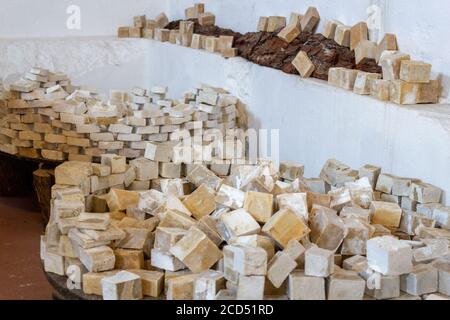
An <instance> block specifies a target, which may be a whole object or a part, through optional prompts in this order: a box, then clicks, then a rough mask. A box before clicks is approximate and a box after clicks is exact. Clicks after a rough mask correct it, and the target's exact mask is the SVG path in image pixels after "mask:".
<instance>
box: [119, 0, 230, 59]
mask: <svg viewBox="0 0 450 320" xmlns="http://www.w3.org/2000/svg"><path fill="white" fill-rule="evenodd" d="M185 18H186V20H184V21H180V24H179V28H178V29H168V28H166V27H167V26H168V24H169V19H168V18H167V16H166V14H165V13H161V14H159V15H158V16H157V17H156V18H155V19H147V18H146V16H137V17H134V25H133V26H132V27H119V29H118V33H117V34H118V37H119V38H146V39H154V40H156V41H161V42H170V43H172V44H177V45H182V46H184V47H190V48H193V49H203V50H206V51H208V52H211V53H220V54H221V55H222V56H223V57H225V58H231V57H235V56H237V53H238V52H237V49H236V48H233V44H234V37H233V36H219V37H215V36H205V35H202V34H197V33H195V23H198V24H199V25H200V26H203V27H207V26H214V25H215V23H216V16H215V15H214V14H213V13H211V12H205V5H204V4H203V3H196V4H195V5H194V6H193V7H189V8H187V9H186V10H185ZM194 21H195V22H194Z"/></svg>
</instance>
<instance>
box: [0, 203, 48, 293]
mask: <svg viewBox="0 0 450 320" xmlns="http://www.w3.org/2000/svg"><path fill="white" fill-rule="evenodd" d="M43 227H44V226H43V222H42V220H41V215H40V212H39V208H38V206H37V203H36V202H35V200H34V199H33V198H0V300H46V299H51V293H52V291H51V288H50V285H49V284H48V282H47V280H46V278H45V276H44V274H43V271H42V268H41V261H40V258H39V237H40V235H41V234H42V232H43Z"/></svg>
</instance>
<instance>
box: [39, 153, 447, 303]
mask: <svg viewBox="0 0 450 320" xmlns="http://www.w3.org/2000/svg"><path fill="white" fill-rule="evenodd" d="M186 169H187V170H186V172H185V173H184V174H185V175H186V177H183V178H181V179H179V178H174V179H172V178H168V179H164V180H160V181H159V182H160V183H159V185H155V186H154V188H153V189H151V190H141V191H136V190H133V189H134V188H130V186H131V185H133V183H135V182H139V181H141V180H139V179H149V178H151V177H154V176H156V175H157V167H156V166H155V164H154V162H152V161H151V160H148V159H139V160H134V161H132V162H130V163H128V164H127V162H126V160H125V159H124V158H123V157H119V156H115V155H109V154H106V155H103V156H102V162H101V164H90V163H83V162H67V163H64V164H63V165H61V166H59V167H57V168H56V170H55V178H56V183H57V185H55V186H54V187H53V189H52V198H53V199H52V210H51V212H52V214H51V219H50V222H49V224H48V226H47V228H46V233H45V236H43V237H42V239H41V257H42V259H43V261H44V266H45V270H46V271H47V272H51V273H56V274H60V275H66V274H67V272H69V271H70V270H74V268H75V269H76V270H79V273H78V274H79V275H80V276H79V278H78V279H77V281H78V282H77V283H78V285H79V286H80V287H81V288H82V289H83V291H84V292H85V293H86V294H95V295H100V296H103V298H104V299H112V300H125V299H127V300H128V299H141V298H143V297H153V298H163V297H165V298H167V299H170V300H192V299H197V300H214V299H217V300H220V299H226V300H231V299H239V300H261V299H275V298H276V299H291V300H324V299H329V300H362V299H421V298H423V299H437V298H439V299H448V296H449V294H450V292H449V290H448V288H449V285H450V283H449V281H450V278H449V272H450V271H449V270H450V257H449V240H450V231H449V229H450V226H449V224H448V221H449V217H450V210H449V209H448V207H444V206H442V205H439V204H438V202H439V201H440V200H441V199H440V198H441V193H442V191H441V190H440V189H438V188H436V187H433V186H431V185H429V184H426V183H422V182H420V181H418V180H417V179H406V178H399V177H395V176H392V175H388V174H384V173H381V169H380V168H378V167H376V166H372V165H366V166H364V167H362V168H360V169H359V170H353V169H352V168H350V167H349V166H347V165H345V164H344V163H342V162H339V161H337V160H329V161H327V163H326V164H325V165H324V167H323V170H322V171H321V173H320V177H318V178H305V177H304V167H303V166H302V165H301V164H298V163H294V162H288V161H286V162H282V163H281V164H280V167H279V168H274V166H273V164H272V162H270V161H267V160H261V161H260V162H259V163H258V164H256V165H249V164H246V165H236V164H234V165H232V166H231V168H230V171H229V172H227V173H226V174H222V175H220V174H218V173H217V167H213V165H212V164H211V165H209V166H206V165H193V166H190V167H189V168H186ZM213 169H214V170H216V171H214V170H213ZM171 170H172V169H170V170H169V171H171ZM177 172H178V171H177ZM223 172H225V171H223ZM133 179H134V182H131V181H133ZM122 181H123V182H122ZM119 182H120V183H119ZM116 183H117V185H116ZM130 183H131V184H130ZM89 185H90V188H91V189H90V190H91V192H89V188H88V186H89ZM94 185H102V187H101V188H100V189H98V190H97V191H93V190H94V189H97V188H94V189H92V188H93V186H94ZM127 185H128V188H127ZM374 188H375V189H376V190H378V191H374ZM395 197H401V198H395ZM394 200H400V204H399V202H396V201H394ZM414 204H417V205H416V207H414ZM400 205H401V206H402V207H404V208H406V207H408V209H402V207H401V206H400ZM413 209H415V210H417V211H414V210H413ZM69 266H71V268H70V270H69V271H68V270H67V268H68V267H69Z"/></svg>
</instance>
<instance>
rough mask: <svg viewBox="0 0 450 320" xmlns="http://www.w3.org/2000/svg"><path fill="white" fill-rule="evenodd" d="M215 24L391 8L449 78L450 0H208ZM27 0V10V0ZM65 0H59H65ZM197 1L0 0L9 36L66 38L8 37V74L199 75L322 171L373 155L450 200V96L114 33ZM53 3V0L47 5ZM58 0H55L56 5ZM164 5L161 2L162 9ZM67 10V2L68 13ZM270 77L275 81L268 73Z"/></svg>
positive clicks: (3, 63) (112, 80)
mask: <svg viewBox="0 0 450 320" xmlns="http://www.w3.org/2000/svg"><path fill="white" fill-rule="evenodd" d="M204 2H206V4H207V9H210V10H212V11H214V12H215V13H216V14H217V16H218V24H219V25H221V26H224V27H231V28H233V29H235V30H237V31H241V32H245V31H250V30H254V29H255V25H256V22H257V19H258V17H259V16H260V15H274V14H277V15H288V14H289V13H290V12H291V11H300V12H302V11H304V10H306V8H307V6H308V5H316V6H317V7H318V8H319V10H320V12H321V14H322V16H324V17H333V18H337V19H339V20H341V21H342V22H344V23H348V24H353V23H355V22H357V21H359V20H363V19H365V13H366V8H367V7H369V6H370V5H371V4H372V3H375V2H376V3H378V5H379V6H380V7H381V8H383V10H384V11H383V12H384V15H383V16H382V17H381V19H382V21H383V23H382V32H384V31H386V32H395V33H397V34H398V36H399V44H400V47H401V49H402V50H404V51H405V52H411V53H412V54H413V56H414V57H415V58H420V59H424V60H427V61H430V62H432V63H433V64H434V69H435V71H438V72H440V73H442V75H441V76H442V78H443V80H444V86H445V88H446V92H447V88H448V87H450V83H449V79H448V78H449V76H450V65H449V64H448V63H446V62H447V61H448V59H449V58H448V57H449V56H450V48H449V45H448V44H447V43H446V36H447V33H448V30H449V27H450V22H449V21H448V18H447V17H448V16H449V15H450V3H448V2H447V1H446V0H428V1H427V3H426V5H424V4H423V2H421V1H419V0H409V1H406V0H394V1H392V0H379V1H374V0H372V1H370V0H340V1H328V0H314V1H313V0H308V1H303V2H299V1H294V0H278V1H275V0H245V1H242V0H241V1H239V0H226V1H219V0H205V1H204ZM26 3H27V4H30V5H31V6H29V7H28V8H29V10H26V11H23V8H24V6H25V4H26ZM56 3H57V4H56ZM73 3H75V4H76V3H78V4H80V5H81V8H82V19H83V20H82V21H83V22H82V30H81V31H78V32H73V31H68V30H67V29H65V18H66V15H65V14H64V12H65V7H66V6H67V5H68V4H73ZM192 3H193V1H192V2H191V1H187V0H172V1H162V0H160V1H156V0H153V1H150V0H131V1H122V0H91V1H88V0H83V1H81V0H80V1H75V0H74V1H66V0H58V1H55V0H40V1H34V0H33V1H32V0H29V1H26V0H0V7H1V8H2V10H1V11H0V37H9V38H17V37H46V38H47V37H62V36H64V39H33V40H17V39H11V40H0V75H2V76H3V75H5V74H8V73H12V72H23V71H24V70H26V69H27V68H28V67H30V66H32V65H41V66H43V67H48V68H52V69H57V70H60V71H63V72H68V73H69V74H70V75H71V76H72V78H73V79H74V80H75V83H78V84H86V85H90V86H95V87H98V88H100V89H101V90H102V91H106V90H107V89H110V88H114V89H125V90H128V89H130V88H131V87H132V86H133V85H141V86H147V87H149V86H151V85H156V84H162V85H169V87H170V95H171V96H174V97H175V96H178V95H179V94H181V93H182V92H183V91H185V90H188V89H190V88H192V87H194V86H196V85H197V84H198V83H200V82H205V83H209V84H212V85H216V86H221V87H226V88H228V89H230V90H231V91H232V92H233V93H234V94H237V95H239V96H240V97H241V98H242V99H244V100H245V101H246V102H247V103H248V105H249V111H250V113H251V121H252V125H254V126H255V127H257V128H267V129H272V128H273V129H281V133H280V134H281V137H280V138H281V140H282V141H283V143H282V145H281V150H280V153H281V158H282V159H286V160H296V161H300V162H303V163H304V164H305V165H306V168H307V171H306V174H307V175H308V176H317V175H318V173H319V171H320V167H321V166H322V164H323V163H324V162H325V160H326V159H328V158H332V157H335V158H338V159H340V160H342V161H344V162H346V163H348V164H349V165H351V166H352V167H355V168H357V167H358V166H360V165H363V164H365V163H372V164H375V165H379V166H382V167H383V168H384V170H385V171H386V172H391V173H394V174H398V175H402V176H410V177H417V178H421V179H423V180H425V181H428V182H431V183H433V184H435V185H437V186H440V187H442V188H444V189H445V191H446V202H447V203H448V204H450V196H449V195H450V106H449V105H442V106H432V107H415V108H405V107H399V106H395V105H391V104H385V103H381V102H379V101H376V100H374V99H371V98H368V97H360V96H357V95H353V94H351V93H348V92H345V91H343V90H339V89H333V88H330V87H329V86H327V85H326V84H324V82H321V81H315V80H302V79H300V78H298V77H295V76H289V75H285V74H283V73H281V72H279V71H277V70H273V69H268V68H263V67H260V66H257V65H254V64H251V63H248V62H246V61H244V60H243V59H240V58H238V59H230V60H225V59H223V58H221V57H220V56H218V55H212V54H209V53H206V52H201V51H198V50H192V49H187V48H182V47H178V46H174V45H170V44H162V43H158V42H154V41H149V40H128V39H125V40H117V39H113V38H108V37H99V38H95V37H89V38H76V37H74V38H70V37H67V36H87V35H89V36H101V35H112V34H113V33H115V30H116V28H117V26H118V25H121V24H131V16H133V15H136V14H139V13H146V14H148V15H149V16H152V15H154V14H157V13H158V12H160V11H162V10H165V11H166V12H168V13H169V15H170V16H171V18H181V17H182V16H183V9H184V8H185V7H186V6H188V5H192ZM45 4H47V6H45ZM49 4H51V5H49ZM155 6H157V9H155V8H156V7H155ZM61 12H62V14H61ZM267 79H270V82H268V81H267Z"/></svg>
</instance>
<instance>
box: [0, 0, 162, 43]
mask: <svg viewBox="0 0 450 320" xmlns="http://www.w3.org/2000/svg"><path fill="white" fill-rule="evenodd" d="M71 5H77V6H79V7H80V9H81V30H69V29H68V28H67V27H66V21H67V19H68V17H69V15H68V14H67V13H66V10H67V8H68V7H69V6H71ZM167 8H168V1H166V0H0V38H17V37H19V38H30V37H63V36H77V37H78V36H106V35H108V36H111V35H115V34H116V32H117V27H118V26H121V25H125V26H126V25H131V24H133V16H136V15H140V14H147V15H148V16H155V15H157V14H159V13H160V12H162V11H166V12H167Z"/></svg>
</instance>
